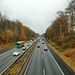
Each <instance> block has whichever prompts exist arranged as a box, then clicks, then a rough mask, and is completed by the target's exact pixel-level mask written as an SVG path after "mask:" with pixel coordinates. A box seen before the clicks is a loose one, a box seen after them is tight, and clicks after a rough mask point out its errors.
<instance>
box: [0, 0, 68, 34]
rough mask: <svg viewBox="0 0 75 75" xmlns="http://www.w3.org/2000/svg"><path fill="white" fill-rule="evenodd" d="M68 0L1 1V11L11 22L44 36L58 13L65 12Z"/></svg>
mask: <svg viewBox="0 0 75 75" xmlns="http://www.w3.org/2000/svg"><path fill="white" fill-rule="evenodd" d="M67 2H68V1H67V0H0V11H1V13H2V14H3V15H7V17H8V18H9V19H11V20H16V19H18V20H20V21H21V22H22V24H23V25H25V26H28V27H30V28H31V29H32V30H33V31H35V32H37V33H39V34H42V33H44V32H45V31H46V29H47V28H48V27H49V26H50V25H51V22H52V21H53V20H54V19H55V18H56V13H57V11H59V10H61V11H64V9H65V7H66V6H67Z"/></svg>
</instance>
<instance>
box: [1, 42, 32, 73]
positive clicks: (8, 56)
mask: <svg viewBox="0 0 75 75" xmlns="http://www.w3.org/2000/svg"><path fill="white" fill-rule="evenodd" d="M31 45H32V43H31V42H30V46H31ZM25 46H26V50H27V49H28V48H29V47H30V46H27V43H25ZM16 50H18V51H20V55H19V56H21V55H22V54H23V53H24V52H25V51H26V50H22V48H16V47H15V48H13V49H11V50H9V51H7V52H5V53H2V54H0V73H1V72H2V71H3V70H4V69H6V68H7V67H8V66H9V65H10V64H11V63H12V62H13V61H15V60H16V59H17V58H18V57H19V56H13V52H14V51H16Z"/></svg>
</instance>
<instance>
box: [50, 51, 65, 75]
mask: <svg viewBox="0 0 75 75" xmlns="http://www.w3.org/2000/svg"><path fill="white" fill-rule="evenodd" d="M49 52H50V51H49ZM50 55H51V57H52V58H53V60H54V62H55V63H56V65H57V67H58V68H59V70H60V71H61V73H62V75H65V74H64V72H63V71H62V69H61V68H60V66H59V65H58V63H57V62H56V60H55V59H54V57H53V55H52V54H51V52H50Z"/></svg>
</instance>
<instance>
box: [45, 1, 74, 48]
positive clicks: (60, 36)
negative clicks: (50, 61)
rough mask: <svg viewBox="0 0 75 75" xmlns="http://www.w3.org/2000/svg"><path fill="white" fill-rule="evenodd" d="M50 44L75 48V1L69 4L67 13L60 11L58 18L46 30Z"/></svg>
mask: <svg viewBox="0 0 75 75" xmlns="http://www.w3.org/2000/svg"><path fill="white" fill-rule="evenodd" d="M45 35H46V38H47V40H48V42H51V41H52V42H55V43H56V44H57V45H59V46H62V45H63V44H65V45H67V47H71V48H73V47H75V45H74V44H75V0H71V2H69V4H68V6H67V8H66V9H65V11H64V12H63V11H58V12H57V18H56V19H55V20H54V21H53V22H52V24H51V26H49V27H48V28H47V30H46V33H45Z"/></svg>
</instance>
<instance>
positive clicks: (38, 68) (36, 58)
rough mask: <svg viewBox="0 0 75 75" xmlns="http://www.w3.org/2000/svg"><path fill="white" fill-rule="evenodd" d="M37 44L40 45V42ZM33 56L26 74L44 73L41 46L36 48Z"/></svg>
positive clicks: (39, 74) (36, 74) (38, 74)
mask: <svg viewBox="0 0 75 75" xmlns="http://www.w3.org/2000/svg"><path fill="white" fill-rule="evenodd" d="M37 45H40V44H39V43H38V44H37ZM33 54H34V55H33V58H32V60H31V63H30V65H29V68H28V70H27V72H26V75H42V60H41V59H42V58H41V51H40V48H37V46H36V47H35V49H34V53H33Z"/></svg>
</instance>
